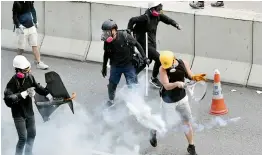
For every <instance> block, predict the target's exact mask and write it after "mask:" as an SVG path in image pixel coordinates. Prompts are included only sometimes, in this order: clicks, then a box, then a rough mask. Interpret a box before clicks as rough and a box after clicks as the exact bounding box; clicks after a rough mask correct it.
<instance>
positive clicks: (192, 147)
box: [187, 144, 197, 155]
mask: <svg viewBox="0 0 262 155" xmlns="http://www.w3.org/2000/svg"><path fill="white" fill-rule="evenodd" d="M187 152H188V153H189V154H190V155H197V153H196V149H195V145H191V144H189V145H188V147H187Z"/></svg>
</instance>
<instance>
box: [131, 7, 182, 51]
mask: <svg viewBox="0 0 262 155" xmlns="http://www.w3.org/2000/svg"><path fill="white" fill-rule="evenodd" d="M159 21H161V22H163V23H165V24H168V25H172V26H174V27H177V22H176V21H175V20H173V19H171V18H169V17H168V16H166V15H164V14H160V16H158V17H154V16H153V15H152V14H151V13H150V10H149V9H148V10H146V12H145V14H143V15H140V16H136V17H132V18H131V19H130V20H129V22H128V26H127V28H128V29H130V30H132V31H133V32H134V34H135V36H136V39H137V41H138V42H139V43H140V44H141V45H142V46H143V47H144V49H145V33H146V32H147V33H148V44H151V45H152V46H153V47H155V48H156V33H157V26H158V23H159ZM134 25H136V26H135V27H134Z"/></svg>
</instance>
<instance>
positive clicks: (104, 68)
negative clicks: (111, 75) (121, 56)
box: [101, 66, 107, 77]
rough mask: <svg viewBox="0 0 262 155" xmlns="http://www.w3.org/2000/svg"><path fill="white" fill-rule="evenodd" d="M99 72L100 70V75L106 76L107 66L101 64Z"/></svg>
mask: <svg viewBox="0 0 262 155" xmlns="http://www.w3.org/2000/svg"><path fill="white" fill-rule="evenodd" d="M101 72H102V76H103V77H106V75H107V67H106V66H103V68H102V71H101Z"/></svg>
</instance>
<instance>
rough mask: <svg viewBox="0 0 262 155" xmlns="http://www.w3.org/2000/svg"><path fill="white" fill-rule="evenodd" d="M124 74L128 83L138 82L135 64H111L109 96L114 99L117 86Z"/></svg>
mask: <svg viewBox="0 0 262 155" xmlns="http://www.w3.org/2000/svg"><path fill="white" fill-rule="evenodd" d="M122 74H124V76H125V78H126V84H127V85H128V86H131V85H132V84H137V83H138V81H137V75H136V69H135V68H134V66H132V65H130V66H125V67H115V66H111V69H110V77H109V84H108V96H109V99H110V100H114V98H115V92H116V87H117V85H118V83H119V81H120V79H121V76H122Z"/></svg>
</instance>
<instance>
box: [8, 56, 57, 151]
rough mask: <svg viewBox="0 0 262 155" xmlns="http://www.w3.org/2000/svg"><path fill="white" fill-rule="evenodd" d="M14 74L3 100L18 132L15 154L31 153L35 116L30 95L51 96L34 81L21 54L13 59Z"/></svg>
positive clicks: (28, 63) (29, 67) (28, 64)
mask: <svg viewBox="0 0 262 155" xmlns="http://www.w3.org/2000/svg"><path fill="white" fill-rule="evenodd" d="M13 67H14V68H15V75H13V76H12V78H11V79H10V80H9V82H8V83H7V85H6V88H5V91H4V101H5V103H6V105H7V106H8V107H9V108H11V113H12V117H13V119H14V124H15V127H16V130H17V133H18V138H19V140H18V142H17V145H16V152H15V155H22V154H23V150H24V147H25V151H24V152H25V155H32V149H33V144H34V139H35V136H36V128H35V117H34V111H33V105H32V97H33V96H34V95H35V93H36V92H37V93H38V94H39V95H43V96H46V97H47V98H48V99H49V100H52V99H53V97H52V95H51V94H50V93H49V91H48V90H47V89H45V88H44V87H42V86H41V85H40V84H39V83H37V82H36V80H35V78H34V76H33V75H32V74H31V71H30V69H31V64H30V62H29V61H28V60H27V59H26V58H25V57H24V56H22V55H17V56H16V57H15V58H14V60H13Z"/></svg>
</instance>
